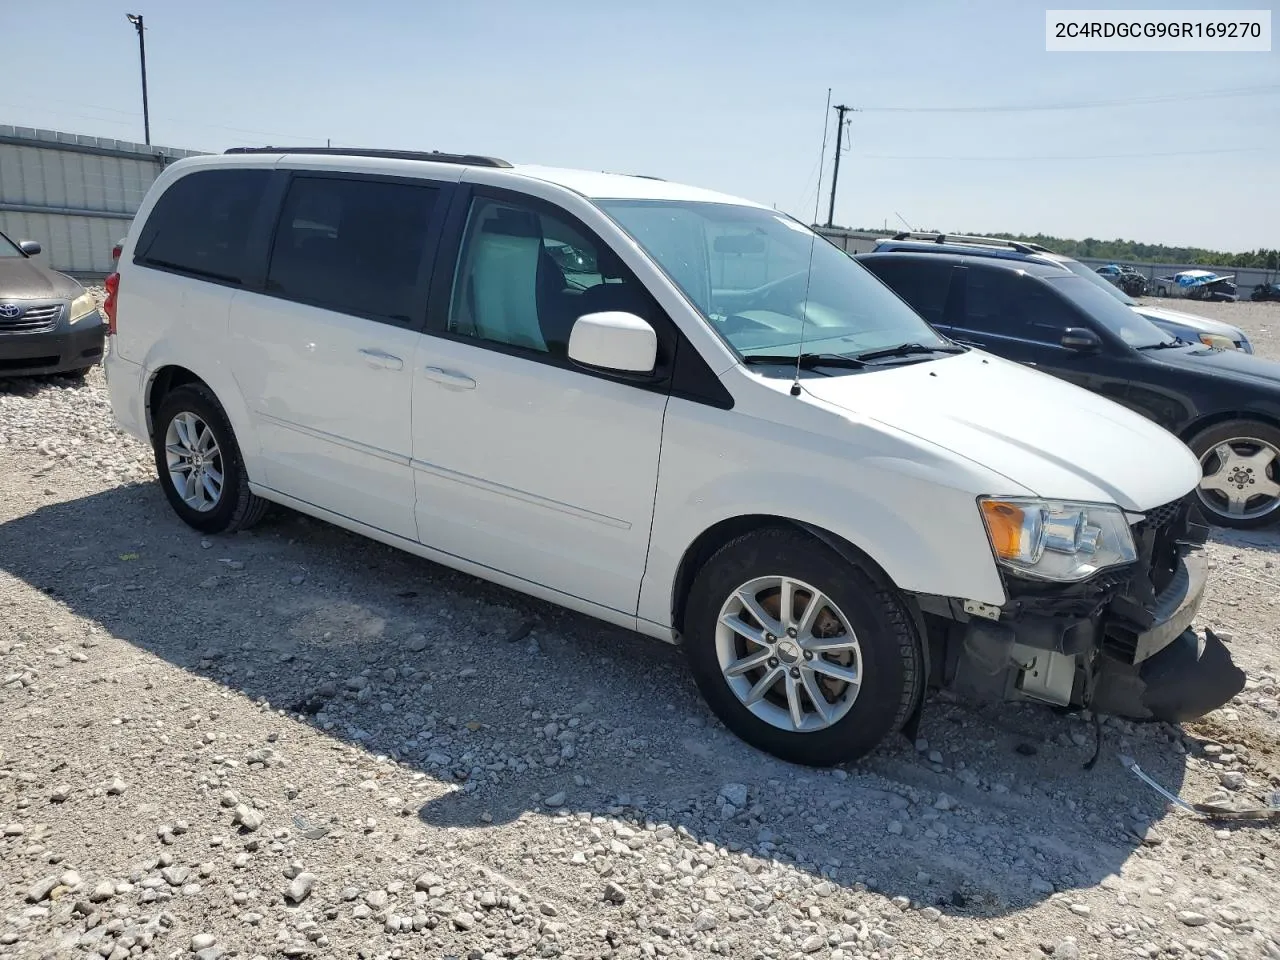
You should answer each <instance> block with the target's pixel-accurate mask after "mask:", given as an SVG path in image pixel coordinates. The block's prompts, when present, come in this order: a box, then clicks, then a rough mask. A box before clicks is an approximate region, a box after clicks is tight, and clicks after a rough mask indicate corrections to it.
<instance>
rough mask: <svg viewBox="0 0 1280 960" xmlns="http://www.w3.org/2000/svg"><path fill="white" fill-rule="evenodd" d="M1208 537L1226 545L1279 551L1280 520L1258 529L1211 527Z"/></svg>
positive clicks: (1266, 551) (1264, 550)
mask: <svg viewBox="0 0 1280 960" xmlns="http://www.w3.org/2000/svg"><path fill="white" fill-rule="evenodd" d="M1209 536H1210V539H1211V540H1212V541H1213V542H1214V543H1220V544H1223V545H1224V546H1228V547H1247V548H1250V549H1253V550H1261V551H1263V552H1264V553H1280V522H1278V523H1274V524H1272V525H1271V526H1269V527H1263V528H1262V529H1260V530H1228V529H1226V528H1224V527H1213V528H1212V532H1211V533H1210V535H1209Z"/></svg>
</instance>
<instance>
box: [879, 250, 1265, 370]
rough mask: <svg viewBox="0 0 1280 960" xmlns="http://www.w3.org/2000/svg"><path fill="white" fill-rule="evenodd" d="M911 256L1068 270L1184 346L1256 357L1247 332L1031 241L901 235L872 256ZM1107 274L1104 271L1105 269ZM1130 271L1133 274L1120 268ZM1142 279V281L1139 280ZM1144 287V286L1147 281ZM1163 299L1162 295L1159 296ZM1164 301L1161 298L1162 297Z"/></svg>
mask: <svg viewBox="0 0 1280 960" xmlns="http://www.w3.org/2000/svg"><path fill="white" fill-rule="evenodd" d="M900 251H909V252H913V253H937V254H944V255H945V254H969V255H972V256H982V257H999V258H1002V259H1005V260H1017V261H1020V262H1023V263H1047V264H1051V265H1057V266H1059V267H1062V269H1064V270H1070V271H1071V272H1072V273H1074V274H1075V275H1076V276H1079V277H1084V279H1086V280H1088V281H1089V282H1090V283H1092V284H1093V285H1094V286H1096V287H1097V288H1098V289H1099V290H1102V291H1105V292H1106V293H1107V294H1108V295H1109V296H1111V297H1112V298H1114V299H1115V300H1117V301H1119V302H1120V303H1122V304H1124V305H1125V306H1126V307H1129V308H1130V309H1131V310H1133V311H1134V312H1135V313H1140V314H1142V316H1144V317H1146V318H1147V319H1148V320H1150V321H1151V322H1152V323H1154V324H1155V325H1156V326H1157V327H1159V328H1160V329H1161V330H1164V331H1165V332H1166V333H1170V334H1172V335H1173V336H1175V337H1181V338H1182V339H1183V340H1192V341H1195V340H1199V341H1200V342H1201V343H1203V344H1205V345H1206V346H1210V347H1223V348H1224V349H1231V348H1233V347H1234V348H1235V349H1237V350H1243V351H1244V352H1245V353H1253V345H1252V344H1250V343H1249V338H1248V337H1246V336H1245V335H1244V331H1243V330H1241V329H1240V328H1239V327H1235V326H1232V325H1231V324H1229V323H1223V322H1222V321H1221V320H1211V319H1210V318H1208V317H1201V316H1197V315H1195V314H1192V313H1185V312H1183V311H1181V310H1177V311H1175V310H1169V309H1167V308H1165V307H1160V306H1154V305H1152V304H1149V303H1139V302H1138V301H1137V300H1134V299H1133V296H1134V295H1131V293H1130V291H1129V290H1128V288H1125V289H1121V287H1120V286H1117V285H1115V284H1113V283H1110V282H1109V281H1108V280H1106V279H1104V277H1103V275H1102V274H1101V273H1098V272H1097V271H1095V270H1091V269H1090V268H1089V267H1087V266H1085V265H1084V264H1083V263H1081V262H1080V261H1079V260H1073V259H1071V258H1070V257H1066V256H1063V255H1062V254H1060V253H1054V252H1053V251H1052V250H1050V249H1049V248H1047V247H1042V246H1040V244H1038V243H1031V242H1030V241H1027V240H1006V239H1004V238H1002V237H973V236H969V235H967V234H959V233H920V232H914V233H911V232H903V233H898V234H895V235H894V236H893V237H892V238H891V239H890V238H886V239H883V240H878V241H876V245H875V248H874V249H873V250H872V251H871V252H872V253H888V252H900ZM1103 269H1106V268H1105V267H1104V268H1103ZM1121 269H1131V268H1127V267H1126V268H1121ZM1139 276H1140V275H1139ZM1144 282H1145V281H1144ZM1157 293H1160V291H1157ZM1161 296H1163V293H1161Z"/></svg>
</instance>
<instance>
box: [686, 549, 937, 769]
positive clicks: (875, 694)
mask: <svg viewBox="0 0 1280 960" xmlns="http://www.w3.org/2000/svg"><path fill="white" fill-rule="evenodd" d="M766 576H785V577H790V578H794V579H796V580H800V581H803V582H805V583H807V584H811V585H812V586H813V587H815V588H816V589H817V590H819V591H821V592H822V593H823V594H825V595H826V597H828V598H829V599H830V600H831V602H832V603H834V604H835V606H837V607H838V608H839V609H840V612H841V613H842V614H843V615H844V617H845V619H846V620H847V621H848V624H849V627H850V628H851V629H852V631H853V633H854V635H855V636H856V637H857V640H858V643H859V646H860V648H861V657H862V671H861V673H862V676H863V677H864V678H865V679H864V680H863V682H862V683H861V685H860V687H859V691H858V694H857V696H856V698H855V699H854V700H853V703H852V705H851V706H850V707H849V710H848V712H847V713H846V714H845V715H844V716H843V717H841V718H840V719H838V720H836V721H835V722H834V723H832V724H831V725H830V726H828V727H826V728H824V729H821V730H815V731H812V732H803V733H802V732H797V731H795V730H784V729H782V728H780V727H778V726H774V725H773V724H771V723H769V722H767V721H766V720H763V719H761V718H760V717H757V716H756V715H755V714H754V713H752V712H751V710H750V709H748V708H747V707H746V706H745V705H744V704H743V703H742V701H741V700H740V699H739V697H738V695H737V694H735V693H734V691H733V690H732V689H731V688H730V686H729V681H727V680H726V679H725V676H724V673H723V672H722V670H721V666H720V661H719V658H718V656H717V652H716V630H717V626H718V623H719V617H720V610H721V607H722V605H723V604H724V603H725V601H726V599H727V598H728V597H729V596H730V595H731V594H732V593H733V592H734V591H735V590H736V589H737V588H738V587H740V586H742V585H743V584H745V583H747V582H748V581H751V580H752V579H754V578H757V577H766ZM684 647H685V653H686V655H687V657H688V660H689V666H690V669H691V670H692V673H693V677H694V681H695V682H696V683H697V685H698V689H699V690H700V691H701V693H702V695H703V697H704V698H705V699H706V701H707V703H708V705H709V706H710V707H711V709H712V710H713V711H714V712H715V714H716V716H718V717H719V718H720V720H721V721H723V723H724V724H725V726H726V727H728V728H729V729H730V730H731V731H733V732H734V733H735V734H736V735H737V736H739V737H741V738H742V739H743V740H745V741H746V742H747V743H749V744H751V745H752V746H754V747H756V748H758V749H760V750H763V751H765V752H766V753H770V754H773V755H774V756H775V757H778V758H779V759H781V760H785V761H787V762H790V763H798V764H804V765H806V766H814V767H827V766H832V765H834V764H838V763H843V762H846V761H850V760H856V759H857V758H859V757H862V756H864V755H865V754H867V753H869V752H871V751H872V750H873V749H875V747H876V746H877V745H878V744H880V743H881V742H882V741H883V740H884V739H885V738H886V737H888V736H889V735H890V734H892V733H896V732H898V731H900V730H901V729H902V726H903V724H904V723H905V722H906V720H907V718H908V717H909V716H910V715H911V712H912V711H913V710H914V708H915V706H916V704H917V701H918V698H919V696H920V694H921V685H922V684H923V682H924V663H923V659H922V653H921V645H920V640H919V637H918V635H917V632H916V629H915V627H914V625H913V621H912V619H911V617H910V615H909V613H908V611H907V609H906V607H905V606H904V604H903V601H902V598H901V596H900V595H899V594H898V591H897V590H896V588H894V587H893V586H892V584H890V583H888V582H887V581H886V580H885V578H884V577H883V575H882V574H880V573H879V572H878V571H875V570H873V569H871V568H869V567H866V566H863V565H860V564H854V563H850V562H849V561H848V560H846V559H844V558H843V557H842V556H840V555H839V554H838V553H836V552H835V551H834V550H832V549H831V548H830V547H828V546H827V545H826V544H825V543H822V542H821V541H819V540H818V539H816V538H814V537H812V536H810V535H809V534H806V533H804V532H803V531H800V530H797V529H794V528H785V527H778V528H768V529H762V530H756V531H753V532H751V533H747V534H744V535H742V536H740V537H738V538H737V539H735V540H732V541H730V542H729V543H727V544H726V545H725V546H723V547H721V548H720V549H719V550H718V551H717V552H716V553H715V554H714V555H713V556H712V557H711V558H710V559H709V560H708V561H707V562H706V563H705V564H704V565H703V567H702V569H701V570H700V571H699V572H698V574H697V577H696V578H695V579H694V582H693V586H692V589H691V591H690V595H689V603H688V607H687V609H686V615H685V631H684Z"/></svg>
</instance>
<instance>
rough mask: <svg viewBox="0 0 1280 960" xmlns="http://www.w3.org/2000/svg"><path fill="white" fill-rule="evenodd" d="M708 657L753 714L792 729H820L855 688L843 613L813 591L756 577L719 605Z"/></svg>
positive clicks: (852, 642)
mask: <svg viewBox="0 0 1280 960" xmlns="http://www.w3.org/2000/svg"><path fill="white" fill-rule="evenodd" d="M716 655H717V658H718V660H719V663H720V670H721V672H722V674H723V675H724V680H725V683H727V684H728V686H729V688H730V689H731V690H732V691H733V693H734V695H735V696H736V697H737V698H738V700H739V701H740V702H741V703H742V704H743V706H745V707H746V708H747V709H748V710H750V711H751V712H752V713H753V714H754V715H755V716H756V717H758V718H759V719H761V720H763V721H764V722H766V723H768V724H770V725H771V726H774V727H777V728H778V729H781V730H786V731H789V732H794V733H812V732H815V731H818V730H825V729H826V728H828V727H830V726H831V725H832V724H835V723H837V722H838V721H839V720H840V719H841V718H843V717H844V716H845V714H847V713H848V712H849V710H850V708H851V707H852V706H853V704H854V701H855V700H856V699H857V698H858V691H859V689H860V688H861V686H862V649H861V647H860V646H859V643H858V638H857V636H856V635H855V634H854V632H853V629H852V628H851V627H850V626H849V620H848V618H847V617H846V616H845V615H844V614H843V613H842V612H841V611H840V608H839V607H837V606H836V605H835V603H834V602H832V601H831V599H830V598H828V597H826V596H824V595H823V594H822V592H821V591H819V590H818V589H817V588H815V587H813V586H811V585H810V584H807V583H805V582H803V581H801V580H796V579H794V578H792V577H784V576H769V577H757V578H756V579H754V580H750V581H748V582H747V583H744V584H742V585H741V586H740V587H738V588H737V589H736V590H734V591H733V592H732V593H731V594H730V595H729V596H728V598H727V599H726V600H725V601H724V604H723V605H722V606H721V608H720V616H719V620H718V623H717V626H716Z"/></svg>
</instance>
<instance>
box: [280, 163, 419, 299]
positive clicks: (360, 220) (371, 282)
mask: <svg viewBox="0 0 1280 960" xmlns="http://www.w3.org/2000/svg"><path fill="white" fill-rule="evenodd" d="M438 193H439V191H438V190H437V188H435V187H432V186H428V185H417V184H408V183H391V182H386V181H377V180H345V179H340V178H336V177H313V176H305V177H296V178H295V179H294V181H293V182H292V183H291V184H290V185H289V192H288V194H287V195H286V197H285V202H284V209H283V211H282V213H281V215H280V223H279V225H278V226H277V227H276V236H275V242H274V243H273V244H272V248H271V266H270V268H269V269H268V271H267V293H269V294H273V295H276V296H281V297H287V298H289V299H290V300H300V301H302V302H304V303H310V304H314V305H315V306H318V307H323V308H325V309H328V310H336V311H339V312H342V313H353V314H356V315H358V316H368V317H373V318H376V319H380V320H390V321H393V322H397V323H406V324H408V323H413V322H414V321H415V320H416V319H417V318H416V317H414V315H413V314H414V309H415V308H414V300H415V296H416V294H417V291H418V289H419V281H420V280H421V278H422V271H423V270H424V269H425V265H424V263H423V253H424V251H425V249H426V245H427V239H428V234H427V229H428V226H429V223H430V218H431V210H432V207H433V206H434V205H435V201H436V198H437V196H438Z"/></svg>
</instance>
